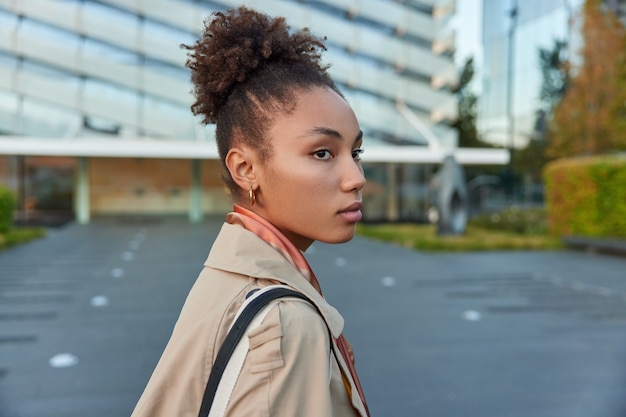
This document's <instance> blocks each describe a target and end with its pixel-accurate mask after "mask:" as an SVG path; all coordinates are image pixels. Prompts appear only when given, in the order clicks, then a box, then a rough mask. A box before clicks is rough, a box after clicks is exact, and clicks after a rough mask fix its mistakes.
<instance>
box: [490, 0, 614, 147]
mask: <svg viewBox="0 0 626 417" xmlns="http://www.w3.org/2000/svg"><path fill="white" fill-rule="evenodd" d="M583 4H584V0H524V1H521V0H483V24H482V27H483V42H482V44H483V45H482V47H483V48H482V51H483V62H482V65H481V73H482V88H481V96H480V103H479V105H480V106H479V107H480V110H479V118H478V121H479V130H480V132H481V134H482V135H483V137H484V138H485V139H487V140H488V141H490V142H493V143H496V144H499V145H503V146H506V147H523V146H524V145H525V144H526V143H527V141H528V139H529V138H530V137H531V136H532V134H533V129H534V127H535V121H536V117H537V111H538V110H539V109H541V108H542V107H544V105H543V104H542V103H541V102H540V100H539V92H540V88H541V82H542V74H541V67H540V61H539V49H540V48H543V49H552V47H553V46H554V42H555V41H556V40H559V41H564V42H566V45H567V47H566V49H565V53H566V54H567V55H568V56H567V57H568V58H572V59H573V60H574V62H575V61H576V54H577V51H578V49H579V48H580V47H581V46H582V39H581V37H580V32H579V27H580V26H579V25H580V12H581V8H582V6H583ZM604 4H605V6H606V7H607V8H608V9H610V10H613V11H614V12H615V13H616V14H617V16H618V17H619V18H620V19H621V20H622V22H626V0H605V1H604Z"/></svg>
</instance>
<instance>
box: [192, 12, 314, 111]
mask: <svg viewBox="0 0 626 417" xmlns="http://www.w3.org/2000/svg"><path fill="white" fill-rule="evenodd" d="M213 16H214V17H213V19H212V20H208V21H206V22H205V27H204V31H203V33H202V36H201V37H200V39H198V41H196V43H195V44H194V45H193V46H187V45H183V47H185V48H187V49H188V50H190V51H191V52H190V53H189V59H188V61H187V67H189V68H190V69H191V71H192V75H191V78H192V82H193V84H194V94H195V96H196V99H197V101H196V103H195V104H194V105H192V111H193V112H194V114H202V115H204V120H203V121H204V123H215V121H216V119H217V114H218V113H219V110H220V108H221V107H222V105H223V104H224V102H225V101H226V100H227V99H228V96H229V95H230V93H231V91H232V90H233V88H234V87H235V86H237V85H239V84H241V83H244V82H245V81H246V80H248V79H249V78H250V77H251V76H252V75H253V74H255V73H256V72H257V71H259V69H261V68H262V67H263V66H265V65H268V64H270V63H289V62H292V63H294V62H298V61H305V62H307V63H308V64H309V65H313V66H315V67H317V68H318V69H319V70H320V71H322V72H323V71H324V70H325V67H322V66H321V65H320V63H319V60H320V53H321V51H322V50H325V49H326V48H325V47H324V44H323V43H322V42H321V40H319V39H317V38H315V37H312V36H311V35H310V33H309V31H308V29H303V30H300V31H297V32H295V33H293V34H290V33H289V29H290V28H289V25H287V23H286V22H285V19H284V18H283V17H277V18H271V17H269V16H267V15H265V14H262V13H259V12H256V11H254V10H251V9H248V8H246V7H243V6H242V7H239V8H238V9H237V10H229V11H228V12H225V13H222V12H215V13H214V14H213Z"/></svg>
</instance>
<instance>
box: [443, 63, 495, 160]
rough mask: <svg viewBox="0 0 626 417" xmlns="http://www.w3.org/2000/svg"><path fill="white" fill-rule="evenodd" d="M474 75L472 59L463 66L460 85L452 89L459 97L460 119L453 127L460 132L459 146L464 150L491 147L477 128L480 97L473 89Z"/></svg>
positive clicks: (458, 118) (452, 124) (453, 123)
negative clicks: (483, 139) (481, 136)
mask: <svg viewBox="0 0 626 417" xmlns="http://www.w3.org/2000/svg"><path fill="white" fill-rule="evenodd" d="M474 73H475V70H474V58H473V57H470V58H468V59H467V60H466V61H465V64H463V68H462V69H461V72H460V74H459V82H458V84H457V85H456V86H455V87H454V88H453V89H452V92H453V93H454V94H456V97H457V103H458V117H457V119H456V120H455V121H454V122H452V123H451V126H452V127H453V128H454V129H456V131H457V132H458V137H459V146H460V147H463V148H484V147H490V145H489V144H487V143H486V142H484V141H482V140H481V139H480V136H479V134H478V130H477V128H476V118H477V110H476V106H477V103H478V97H477V96H476V94H475V93H474V92H473V91H472V88H471V82H472V80H473V78H474Z"/></svg>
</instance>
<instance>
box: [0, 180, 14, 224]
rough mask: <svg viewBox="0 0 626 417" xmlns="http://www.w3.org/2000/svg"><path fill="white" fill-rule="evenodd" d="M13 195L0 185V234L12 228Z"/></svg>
mask: <svg viewBox="0 0 626 417" xmlns="http://www.w3.org/2000/svg"><path fill="white" fill-rule="evenodd" d="M15 205H16V199H15V195H14V194H13V192H11V190H9V189H8V188H7V187H5V186H2V185H0V233H6V232H8V231H9V230H10V229H11V227H13V212H14V211H15Z"/></svg>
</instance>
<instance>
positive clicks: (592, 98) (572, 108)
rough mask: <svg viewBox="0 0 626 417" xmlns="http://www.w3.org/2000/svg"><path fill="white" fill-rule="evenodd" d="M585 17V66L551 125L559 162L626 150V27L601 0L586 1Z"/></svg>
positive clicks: (552, 152)
mask: <svg viewBox="0 0 626 417" xmlns="http://www.w3.org/2000/svg"><path fill="white" fill-rule="evenodd" d="M582 18H583V24H582V37H583V43H584V45H583V47H582V48H581V50H580V57H581V61H582V64H581V66H580V67H579V68H576V71H575V73H574V75H573V76H572V78H571V81H570V83H569V85H568V88H567V91H566V93H565V96H564V97H563V99H562V100H561V101H560V103H559V104H558V105H557V106H556V109H555V111H554V117H553V119H552V123H551V124H550V132H549V136H550V145H549V148H548V154H549V156H551V157H554V158H559V157H568V156H577V155H593V154H601V153H606V152H611V151H615V150H625V149H626V120H625V119H626V29H625V28H624V26H623V25H622V24H621V22H620V21H619V20H618V19H617V17H616V16H615V13H613V12H612V11H611V10H608V9H607V8H605V7H604V6H603V2H602V1H601V0H586V2H585V4H584V6H583V14H582Z"/></svg>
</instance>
